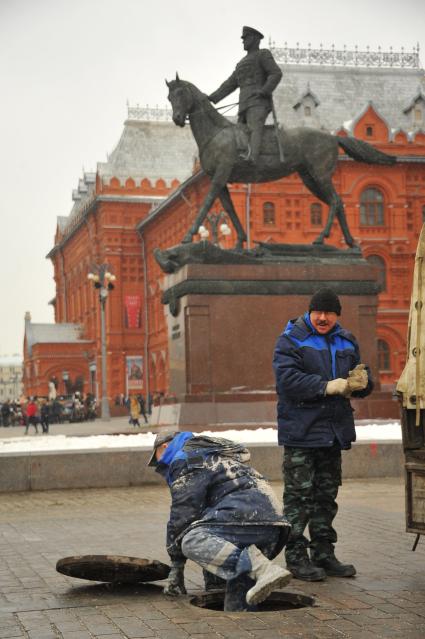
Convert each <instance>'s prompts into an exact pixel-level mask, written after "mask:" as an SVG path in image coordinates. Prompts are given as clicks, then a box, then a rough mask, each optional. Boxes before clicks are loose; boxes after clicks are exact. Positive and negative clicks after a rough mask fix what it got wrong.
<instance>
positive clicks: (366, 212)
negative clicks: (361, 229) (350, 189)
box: [360, 188, 384, 226]
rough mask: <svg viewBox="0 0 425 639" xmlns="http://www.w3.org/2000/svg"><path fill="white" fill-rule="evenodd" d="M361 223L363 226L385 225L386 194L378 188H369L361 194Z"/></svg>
mask: <svg viewBox="0 0 425 639" xmlns="http://www.w3.org/2000/svg"><path fill="white" fill-rule="evenodd" d="M360 224H362V225H363V226H383V225H384V196H383V195H382V193H381V191H378V189H374V188H368V189H365V190H364V191H363V193H362V194H361V196H360Z"/></svg>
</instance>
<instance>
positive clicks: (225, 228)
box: [198, 211, 232, 246]
mask: <svg viewBox="0 0 425 639" xmlns="http://www.w3.org/2000/svg"><path fill="white" fill-rule="evenodd" d="M206 221H208V222H209V226H210V228H211V233H212V243H213V244H214V245H215V246H220V243H219V241H218V232H219V230H220V233H222V235H225V236H226V235H230V233H231V232H232V231H231V229H230V227H229V225H228V224H227V217H226V213H225V212H224V211H220V212H219V213H208V215H207V217H206ZM220 222H221V224H220V225H219V223H220ZM198 233H199V235H200V236H201V239H203V240H206V239H207V238H208V236H209V234H210V232H209V230H208V229H207V228H206V226H204V225H202V226H200V227H199V229H198Z"/></svg>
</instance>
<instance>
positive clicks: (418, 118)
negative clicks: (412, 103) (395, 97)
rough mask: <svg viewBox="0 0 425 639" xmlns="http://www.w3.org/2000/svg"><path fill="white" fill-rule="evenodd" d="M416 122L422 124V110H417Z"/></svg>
mask: <svg viewBox="0 0 425 639" xmlns="http://www.w3.org/2000/svg"><path fill="white" fill-rule="evenodd" d="M415 122H416V123H419V122H422V109H421V108H416V109H415Z"/></svg>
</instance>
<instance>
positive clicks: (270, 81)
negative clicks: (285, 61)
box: [208, 27, 282, 164]
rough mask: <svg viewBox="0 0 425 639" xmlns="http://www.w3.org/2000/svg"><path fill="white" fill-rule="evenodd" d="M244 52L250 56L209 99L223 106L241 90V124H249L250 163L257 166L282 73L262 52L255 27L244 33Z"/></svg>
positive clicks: (244, 30)
mask: <svg viewBox="0 0 425 639" xmlns="http://www.w3.org/2000/svg"><path fill="white" fill-rule="evenodd" d="M241 37H242V42H243V48H244V49H245V51H246V52H247V54H246V56H245V57H244V58H242V60H241V61H240V62H238V64H237V65H236V69H235V70H234V72H233V73H232V75H231V76H230V77H229V78H227V80H225V81H224V82H223V84H222V85H221V86H220V87H219V88H218V89H217V90H216V91H214V92H213V93H211V95H209V96H208V99H209V100H211V102H213V103H214V104H216V103H217V102H220V100H222V99H223V98H225V97H226V96H227V95H229V94H230V93H233V91H235V90H236V89H237V88H238V87H239V88H240V95H239V111H238V122H241V123H243V124H247V125H248V128H249V131H250V146H251V152H250V154H248V157H247V159H249V161H250V162H251V163H252V164H256V163H257V161H258V158H259V155H260V149H261V140H262V138H263V130H264V124H265V121H266V119H267V116H268V114H269V113H270V112H271V111H272V107H273V104H272V93H273V91H274V90H275V88H276V87H277V85H278V84H279V82H280V80H281V78H282V71H281V70H280V68H279V66H278V65H277V63H276V61H275V59H274V58H273V56H272V54H271V52H270V51H269V50H268V49H260V42H261V40H262V39H263V38H264V36H263V34H262V33H260V32H259V31H257V29H253V28H252V27H243V29H242V36H241Z"/></svg>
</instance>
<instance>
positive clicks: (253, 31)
mask: <svg viewBox="0 0 425 639" xmlns="http://www.w3.org/2000/svg"><path fill="white" fill-rule="evenodd" d="M248 35H254V36H257V38H261V39H263V38H264V36H263V34H262V33H260V32H259V31H257V29H253V28H252V27H242V35H241V38H244V37H245V36H248Z"/></svg>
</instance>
